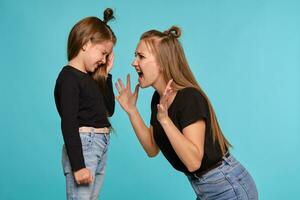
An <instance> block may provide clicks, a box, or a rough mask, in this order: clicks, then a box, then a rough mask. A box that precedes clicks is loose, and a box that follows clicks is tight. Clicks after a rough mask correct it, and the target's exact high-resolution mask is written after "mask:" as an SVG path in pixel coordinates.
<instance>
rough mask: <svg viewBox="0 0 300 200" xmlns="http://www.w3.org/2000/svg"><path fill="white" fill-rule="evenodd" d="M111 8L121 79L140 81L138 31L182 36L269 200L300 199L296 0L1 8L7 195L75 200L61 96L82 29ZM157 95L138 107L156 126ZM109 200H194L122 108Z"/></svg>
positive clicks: (237, 151)
mask: <svg viewBox="0 0 300 200" xmlns="http://www.w3.org/2000/svg"><path fill="white" fill-rule="evenodd" d="M106 7H111V8H113V9H114V11H115V15H116V20H115V21H113V22H112V23H111V27H112V28H113V30H114V31H115V34H116V35H117V37H118V43H117V46H116V48H115V57H116V61H115V65H114V69H113V70H112V74H113V80H114V81H116V79H117V78H118V77H120V78H122V79H124V78H125V77H126V74H127V73H130V74H131V75H132V78H133V82H134V83H136V82H137V75H136V73H135V71H134V69H133V68H132V67H131V65H130V63H131V61H132V60H133V57H134V50H135V47H136V44H137V42H138V38H139V37H140V35H141V34H142V33H143V32H144V31H147V30H149V29H158V30H165V29H167V28H169V27H170V26H171V25H178V26H180V27H181V28H182V31H183V33H182V37H181V38H180V40H181V42H182V44H183V47H184V49H185V53H186V56H187V58H188V60H189V64H190V66H191V68H192V70H193V72H194V74H195V76H196V77H197V80H198V81H199V83H200V85H201V86H202V87H203V89H204V90H205V91H206V93H207V94H208V96H209V97H210V99H211V101H212V103H213V105H214V107H215V110H216V113H217V116H218V119H219V122H220V125H221V127H222V129H223V131H224V133H225V135H226V136H227V137H228V139H229V140H230V141H231V143H232V144H233V146H234V148H233V149H232V153H233V154H234V155H235V156H236V157H237V158H238V159H239V160H240V161H241V162H242V163H243V164H244V165H245V166H246V167H247V168H248V170H249V171H250V172H251V174H252V175H253V177H254V179H255V181H256V183H257V187H258V190H259V195H260V199H266V200H269V199H272V200H274V199H300V193H299V187H300V184H299V183H300V175H299V169H300V161H299V155H298V154H299V152H300V151H299V150H300V134H299V133H300V123H299V122H300V103H299V102H300V90H299V88H300V87H299V86H300V15H299V10H300V3H299V1H296V0H295V1H293V0H285V1H283V0H282V1H279V0H251V1H246V0H226V1H225V0H200V1H197V0H187V1H174V0H166V1H159V0H152V1H138V0H136V1H135V0H129V1H121V0H119V1H117V0H112V1H108V0H103V1H96V0H90V1H79V0H65V1H58V0H52V1H36V0H28V1H17V0H1V1H0V9H1V12H0V23H1V26H0V35H1V48H0V56H1V79H0V89H1V90H0V91H1V98H0V111H1V115H0V123H1V131H0V132H1V140H0V155H1V156H0V158H1V164H0V172H1V177H0V199H5V200H10V199H11V200H14V199H45V200H47V199H49V200H52V199H65V182H64V177H63V173H62V168H61V146H62V144H63V140H62V136H61V132H60V119H59V117H58V114H57V112H56V108H55V104H54V99H53V88H54V84H55V80H56V77H57V75H58V73H59V71H60V70H61V68H62V66H63V65H64V64H66V62H67V60H66V43H67V37H68V33H69V31H70V29H71V28H72V26H73V25H74V24H75V23H76V22H77V21H78V20H80V19H81V18H83V17H86V16H99V17H101V18H102V11H103V10H104V9H105V8H106ZM152 93H153V89H151V88H149V89H145V90H141V91H140V96H139V100H138V107H139V110H140V112H141V115H142V116H143V118H144V119H145V121H146V123H148V124H149V121H150V99H151V96H152ZM111 121H112V124H113V126H114V128H115V130H116V133H115V134H114V135H113V136H112V140H111V146H110V152H109V161H108V166H107V175H106V178H105V183H104V186H103V190H102V193H101V196H102V199H104V200H106V199H109V200H110V199H143V200H148V199H149V200H150V199H159V200H169V199H173V200H176V199H177V200H182V199H195V195H194V193H193V191H192V188H191V187H190V185H189V183H188V181H187V179H186V178H185V177H184V176H183V175H182V174H181V173H179V172H176V171H175V170H174V169H172V168H171V166H170V165H169V163H167V161H166V160H165V159H164V157H163V156H162V155H161V154H159V156H158V157H156V158H151V159H150V158H148V157H147V156H146V154H145V153H144V152H143V150H142V148H141V146H140V144H139V143H138V141H137V139H136V138H135V135H134V133H133V129H132V128H131V126H130V123H129V120H128V118H127V116H126V114H125V113H124V112H123V111H122V110H121V108H120V106H119V105H118V104H117V106H116V112H115V115H114V116H113V117H112V118H111Z"/></svg>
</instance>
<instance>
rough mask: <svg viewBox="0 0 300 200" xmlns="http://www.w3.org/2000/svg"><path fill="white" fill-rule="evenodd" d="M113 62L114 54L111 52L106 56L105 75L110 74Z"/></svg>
mask: <svg viewBox="0 0 300 200" xmlns="http://www.w3.org/2000/svg"><path fill="white" fill-rule="evenodd" d="M114 60H115V54H114V52H113V51H112V52H111V53H110V54H109V55H108V58H107V61H106V74H108V73H109V72H110V70H111V69H112V67H113V64H114Z"/></svg>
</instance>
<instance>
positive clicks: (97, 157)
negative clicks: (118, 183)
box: [62, 132, 110, 200]
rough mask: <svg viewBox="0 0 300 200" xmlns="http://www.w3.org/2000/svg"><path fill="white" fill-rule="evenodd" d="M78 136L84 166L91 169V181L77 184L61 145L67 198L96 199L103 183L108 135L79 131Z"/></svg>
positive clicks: (78, 199)
mask: <svg viewBox="0 0 300 200" xmlns="http://www.w3.org/2000/svg"><path fill="white" fill-rule="evenodd" d="M80 138H81V143H82V150H83V156H84V161H85V165H86V168H88V169H89V170H91V173H92V175H93V182H92V183H90V184H86V185H77V183H76V182H75V180H74V175H73V172H72V169H71V165H70V161H69V158H68V155H67V152H66V149H65V146H63V151H62V166H63V171H64V174H65V177H66V190H67V199H68V200H96V199H98V197H99V192H100V189H101V186H102V183H103V178H104V173H105V166H106V159H107V150H108V145H109V140H110V135H109V134H95V133H93V132H91V133H81V134H80Z"/></svg>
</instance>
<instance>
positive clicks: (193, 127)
mask: <svg viewBox="0 0 300 200" xmlns="http://www.w3.org/2000/svg"><path fill="white" fill-rule="evenodd" d="M180 34H181V30H180V29H179V28H178V27H175V26H173V27H171V28H170V29H169V30H167V31H165V32H160V31H157V30H150V31H148V32H145V33H144V34H143V35H142V36H141V38H140V42H139V44H138V46H137V48H136V52H135V55H136V57H135V59H134V61H133V63H132V66H133V67H134V68H135V70H136V71H137V73H138V76H139V78H138V85H137V86H136V87H135V91H134V92H133V93H131V91H130V77H129V75H128V76H127V85H126V86H124V84H123V82H122V81H121V80H120V79H118V83H116V88H117V90H118V93H119V96H117V97H116V98H117V100H118V102H119V103H120V105H121V106H122V108H123V109H124V110H125V111H126V112H127V114H128V116H129V119H130V121H131V124H132V126H133V128H134V131H135V133H136V136H137V138H138V139H139V141H140V143H141V144H142V146H143V148H144V150H145V151H146V153H147V154H148V156H150V157H154V156H156V155H157V154H158V152H159V151H160V150H161V151H162V153H163V155H164V156H165V157H166V159H167V160H168V161H169V162H170V164H171V165H172V166H173V167H174V168H175V169H177V170H179V171H181V172H183V173H185V174H186V176H187V177H188V180H189V181H190V183H191V185H192V187H193V189H194V191H195V193H196V195H197V199H257V198H258V195H257V191H256V186H255V183H254V181H253V179H252V178H251V176H250V174H249V173H248V172H247V170H246V169H245V168H244V167H243V166H242V165H241V164H240V163H239V162H238V161H237V160H236V159H235V158H234V157H233V156H232V155H231V154H230V153H229V148H230V143H229V142H228V141H227V140H226V138H225V137H224V135H223V134H222V131H221V129H220V127H219V125H218V121H217V119H216V116H215V112H214V110H213V107H212V105H211V103H210V101H209V99H208V97H207V96H206V95H205V93H204V92H203V91H202V90H201V88H200V87H199V85H198V83H197V81H196V79H195V77H194V76H193V74H192V72H191V70H190V68H189V65H188V63H187V60H186V58H185V55H184V52H183V49H182V46H181V44H180V42H179V41H178V38H179V36H180ZM149 86H152V87H153V88H154V89H155V90H156V91H155V92H154V94H153V97H152V102H151V111H152V113H151V120H150V124H151V125H150V128H148V127H147V126H146V125H145V123H144V121H143V119H142V118H141V116H140V114H139V112H138V110H137V107H136V101H137V98H138V90H139V87H141V88H146V87H149Z"/></svg>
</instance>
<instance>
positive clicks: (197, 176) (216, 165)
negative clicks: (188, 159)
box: [193, 151, 230, 178]
mask: <svg viewBox="0 0 300 200" xmlns="http://www.w3.org/2000/svg"><path fill="white" fill-rule="evenodd" d="M229 156H230V153H229V151H227V152H226V153H225V154H224V156H223V157H222V159H221V160H219V161H218V162H216V163H215V164H213V165H212V166H210V167H208V168H207V169H205V170H203V171H200V172H196V173H194V174H193V176H195V177H196V178H200V177H201V176H203V175H204V174H206V173H207V172H209V171H210V170H212V169H215V168H217V167H219V166H220V165H222V162H223V160H225V159H226V158H228V157H229Z"/></svg>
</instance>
